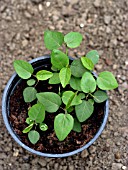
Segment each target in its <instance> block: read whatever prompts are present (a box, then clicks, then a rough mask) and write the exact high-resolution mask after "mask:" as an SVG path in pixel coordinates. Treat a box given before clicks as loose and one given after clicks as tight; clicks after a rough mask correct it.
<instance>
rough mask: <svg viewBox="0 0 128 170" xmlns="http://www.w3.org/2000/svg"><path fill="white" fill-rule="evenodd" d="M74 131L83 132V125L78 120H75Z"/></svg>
mask: <svg viewBox="0 0 128 170" xmlns="http://www.w3.org/2000/svg"><path fill="white" fill-rule="evenodd" d="M72 130H74V131H75V132H78V133H79V132H81V124H80V122H79V121H78V120H77V119H76V118H74V126H73V129H72Z"/></svg>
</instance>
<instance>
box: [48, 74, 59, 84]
mask: <svg viewBox="0 0 128 170" xmlns="http://www.w3.org/2000/svg"><path fill="white" fill-rule="evenodd" d="M48 83H49V84H59V83H60V78H59V73H53V76H52V77H51V78H50V79H49V82H48Z"/></svg>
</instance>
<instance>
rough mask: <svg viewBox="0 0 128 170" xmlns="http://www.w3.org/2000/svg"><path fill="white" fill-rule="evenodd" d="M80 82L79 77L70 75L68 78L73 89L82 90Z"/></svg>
mask: <svg viewBox="0 0 128 170" xmlns="http://www.w3.org/2000/svg"><path fill="white" fill-rule="evenodd" d="M80 83H81V79H80V78H76V77H71V79H70V86H71V87H72V88H73V89H74V90H78V91H82V90H81V86H80Z"/></svg>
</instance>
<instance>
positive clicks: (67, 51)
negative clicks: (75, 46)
mask: <svg viewBox="0 0 128 170" xmlns="http://www.w3.org/2000/svg"><path fill="white" fill-rule="evenodd" d="M66 55H67V56H68V48H67V47H66Z"/></svg>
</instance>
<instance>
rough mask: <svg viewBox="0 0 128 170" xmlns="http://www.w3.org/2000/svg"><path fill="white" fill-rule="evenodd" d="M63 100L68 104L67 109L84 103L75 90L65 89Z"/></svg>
mask: <svg viewBox="0 0 128 170" xmlns="http://www.w3.org/2000/svg"><path fill="white" fill-rule="evenodd" d="M62 101H63V103H64V104H65V105H66V108H67V109H68V108H69V107H70V106H74V105H79V104H80V103H82V100H81V99H80V97H79V96H77V93H74V92H73V91H65V92H64V93H63V95H62Z"/></svg>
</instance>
